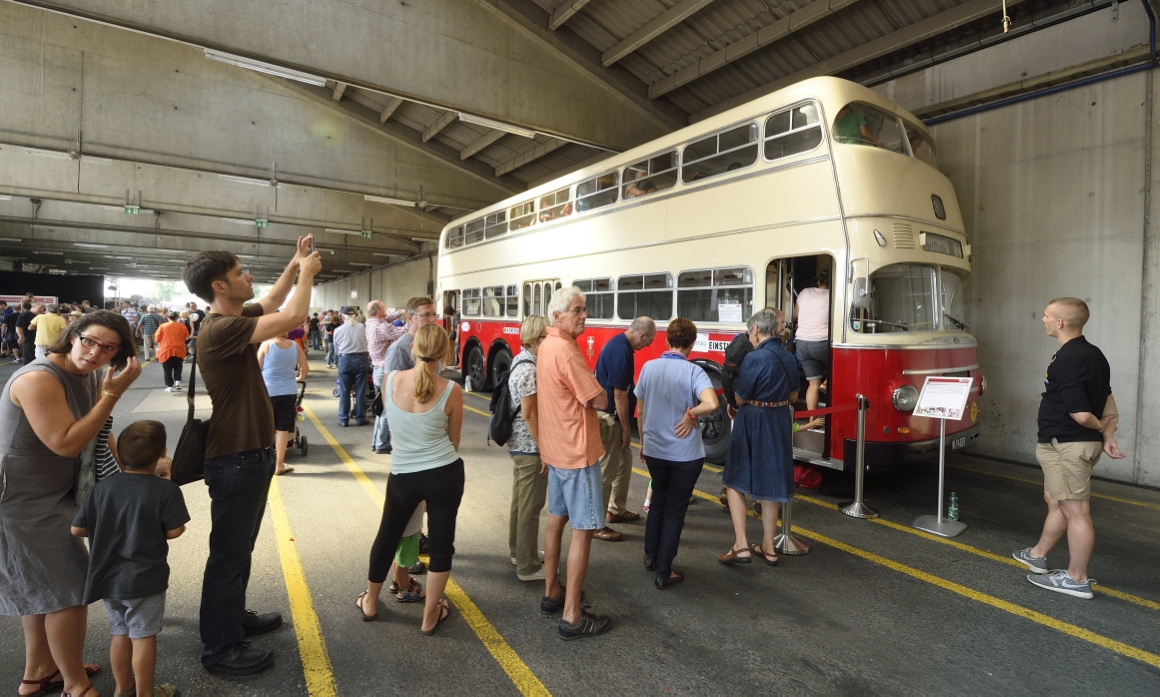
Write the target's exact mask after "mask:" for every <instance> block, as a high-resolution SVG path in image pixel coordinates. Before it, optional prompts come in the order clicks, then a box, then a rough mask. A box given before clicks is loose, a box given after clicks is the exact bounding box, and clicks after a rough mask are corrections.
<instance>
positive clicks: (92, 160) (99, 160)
mask: <svg viewBox="0 0 1160 697" xmlns="http://www.w3.org/2000/svg"><path fill="white" fill-rule="evenodd" d="M81 162H87V163H89V164H90V165H111V164H113V161H112V160H110V159H107V158H104V157H93V156H92V155H83V156H81Z"/></svg>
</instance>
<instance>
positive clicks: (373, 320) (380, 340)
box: [366, 310, 407, 366]
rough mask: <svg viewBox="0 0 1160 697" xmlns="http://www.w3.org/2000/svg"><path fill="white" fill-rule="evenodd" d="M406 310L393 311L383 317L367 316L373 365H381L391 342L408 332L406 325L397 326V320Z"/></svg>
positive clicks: (368, 346)
mask: <svg viewBox="0 0 1160 697" xmlns="http://www.w3.org/2000/svg"><path fill="white" fill-rule="evenodd" d="M405 312H406V311H405V310H400V311H398V312H393V313H391V314H389V315H387V316H386V317H384V318H382V319H379V318H378V317H368V318H367V324H366V327H367V352H368V353H370V354H371V363H372V364H373V365H377V366H381V365H382V364H383V361H384V360H386V358H387V349H389V348H391V344H393V343H395V341H397V340H398V338H399V337H400V336H402V335H404V334H406V333H407V327H406V325H403V326H401V327H396V326H395V320H398V319H401V318H402V317H403V315H404V314H405Z"/></svg>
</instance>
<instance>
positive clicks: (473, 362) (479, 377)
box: [467, 346, 483, 390]
mask: <svg viewBox="0 0 1160 697" xmlns="http://www.w3.org/2000/svg"><path fill="white" fill-rule="evenodd" d="M467 376H468V377H470V378H471V387H472V389H474V390H482V389H483V351H482V350H480V348H479V347H478V346H472V347H471V348H470V349H468V351H467Z"/></svg>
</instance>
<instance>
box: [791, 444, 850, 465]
mask: <svg viewBox="0 0 1160 697" xmlns="http://www.w3.org/2000/svg"><path fill="white" fill-rule="evenodd" d="M793 459H794V461H795V462H805V463H807V464H810V465H818V466H819V467H838V468H841V465H840V464H836V463H835V462H833V461H832V460H830V458H828V457H822V454H821V453H820V452H818V451H816V450H806V449H805V448H794V449H793Z"/></svg>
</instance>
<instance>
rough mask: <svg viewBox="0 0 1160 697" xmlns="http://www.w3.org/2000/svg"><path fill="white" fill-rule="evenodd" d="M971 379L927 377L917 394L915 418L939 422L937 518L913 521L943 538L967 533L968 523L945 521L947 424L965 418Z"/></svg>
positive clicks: (929, 517)
mask: <svg viewBox="0 0 1160 697" xmlns="http://www.w3.org/2000/svg"><path fill="white" fill-rule="evenodd" d="M971 382H972V379H971V378H944V377H933V376H932V377H928V378H927V379H926V382H925V383H924V384H923V386H922V392H920V393H919V394H918V404H917V405H916V406H915V407H914V415H915V416H924V417H927V418H930V419H938V423H939V426H938V515H937V516H933V515H922V516H919V517H917V518H915V519H914V523H913V525H914V527H916V528H918V529H919V530H925V531H926V532H929V533H932V534H934V535H938V536H940V537H956V536H958V535H959V534H961V533H962V532H963V531H964V530H966V529H967V526H966V524H965V523H960V522H959V521H957V520H949V519H947V518H944V517H943V500H944V499H943V486H944V482H945V479H946V464H947V463H946V458H947V421H948V420H951V421H958V420H959V419H961V418H963V411H964V410H965V409H966V407H967V399H968V398H969V397H970V396H971Z"/></svg>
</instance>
